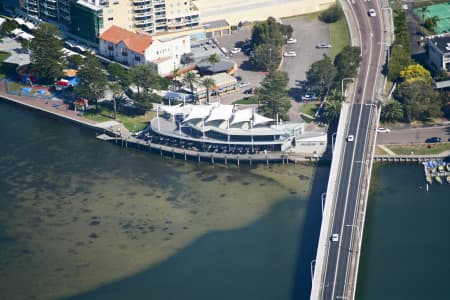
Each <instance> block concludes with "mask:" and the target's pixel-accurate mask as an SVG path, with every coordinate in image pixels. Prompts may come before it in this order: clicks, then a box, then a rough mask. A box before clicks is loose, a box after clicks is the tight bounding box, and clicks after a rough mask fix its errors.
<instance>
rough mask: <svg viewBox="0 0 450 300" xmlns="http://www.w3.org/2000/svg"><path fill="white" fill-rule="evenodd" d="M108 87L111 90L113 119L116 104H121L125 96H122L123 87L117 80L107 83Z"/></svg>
mask: <svg viewBox="0 0 450 300" xmlns="http://www.w3.org/2000/svg"><path fill="white" fill-rule="evenodd" d="M109 89H110V90H111V91H112V95H113V97H112V100H113V110H114V120H115V119H116V118H117V104H118V103H119V106H120V104H122V103H123V102H124V101H125V100H126V98H125V97H124V96H123V93H124V91H123V88H122V86H121V85H120V84H119V83H118V82H117V81H114V82H111V83H110V84H109Z"/></svg>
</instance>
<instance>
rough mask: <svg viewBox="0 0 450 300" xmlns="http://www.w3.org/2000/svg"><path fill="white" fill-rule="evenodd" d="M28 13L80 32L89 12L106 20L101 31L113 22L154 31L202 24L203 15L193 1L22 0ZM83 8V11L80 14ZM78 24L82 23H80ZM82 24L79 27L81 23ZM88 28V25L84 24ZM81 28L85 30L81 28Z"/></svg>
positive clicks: (130, 28) (134, 28)
mask: <svg viewBox="0 0 450 300" xmlns="http://www.w3.org/2000/svg"><path fill="white" fill-rule="evenodd" d="M19 1H20V8H21V10H22V12H23V13H24V14H25V15H26V16H31V17H37V18H40V19H42V20H44V21H55V22H60V23H62V24H64V25H66V26H68V27H69V28H71V32H76V31H77V30H75V29H74V28H73V24H72V23H80V22H82V20H74V18H80V15H86V13H87V11H89V10H90V11H91V14H92V15H94V16H95V18H99V17H101V18H102V20H101V21H99V22H94V23H96V24H97V23H98V24H100V26H101V28H100V33H101V32H103V31H104V30H106V29H108V28H109V27H110V26H112V25H116V26H119V27H122V28H125V29H127V30H131V31H145V32H147V33H150V34H155V33H159V32H165V31H169V32H173V31H180V30H185V29H189V28H197V27H199V26H200V15H199V11H198V9H197V7H196V6H195V5H194V4H193V2H192V0H19ZM80 11H83V12H82V13H80ZM76 25H77V26H78V25H79V24H76ZM78 27H79V26H78ZM83 27H86V26H83ZM80 30H81V29H80Z"/></svg>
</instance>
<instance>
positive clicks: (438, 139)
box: [425, 136, 442, 143]
mask: <svg viewBox="0 0 450 300" xmlns="http://www.w3.org/2000/svg"><path fill="white" fill-rule="evenodd" d="M441 141H442V139H441V138H440V137H437V136H433V137H430V138H428V139H426V140H425V143H440V142H441Z"/></svg>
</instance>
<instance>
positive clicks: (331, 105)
mask: <svg viewBox="0 0 450 300" xmlns="http://www.w3.org/2000/svg"><path fill="white" fill-rule="evenodd" d="M341 105H342V102H341V101H336V100H331V101H328V102H327V104H326V105H325V108H324V110H323V112H322V117H323V118H324V120H325V122H327V123H328V124H332V123H335V122H337V121H338V119H339V114H340V113H341Z"/></svg>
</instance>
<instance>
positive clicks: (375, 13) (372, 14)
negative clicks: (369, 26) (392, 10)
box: [368, 8, 377, 17]
mask: <svg viewBox="0 0 450 300" xmlns="http://www.w3.org/2000/svg"><path fill="white" fill-rule="evenodd" d="M368 13H369V17H376V16H377V12H376V11H375V9H373V8H371V9H369V12H368Z"/></svg>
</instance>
